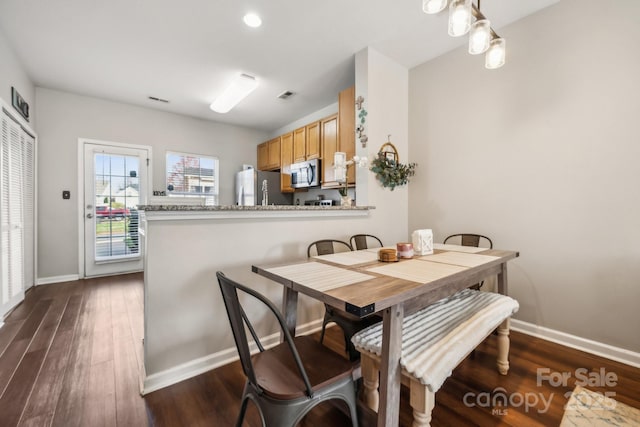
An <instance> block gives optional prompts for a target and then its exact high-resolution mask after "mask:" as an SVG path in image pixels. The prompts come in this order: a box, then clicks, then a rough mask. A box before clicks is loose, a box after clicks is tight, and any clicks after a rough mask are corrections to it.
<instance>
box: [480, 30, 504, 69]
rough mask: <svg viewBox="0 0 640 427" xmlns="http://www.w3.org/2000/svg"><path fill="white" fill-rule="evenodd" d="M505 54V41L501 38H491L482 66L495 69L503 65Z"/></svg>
mask: <svg viewBox="0 0 640 427" xmlns="http://www.w3.org/2000/svg"><path fill="white" fill-rule="evenodd" d="M505 56H506V41H505V40H504V39H503V38H497V39H493V40H491V45H490V46H489V50H487V54H486V55H485V59H484V66H485V67H486V68H488V69H490V70H495V69H496V68H500V67H502V66H503V65H504V62H505Z"/></svg>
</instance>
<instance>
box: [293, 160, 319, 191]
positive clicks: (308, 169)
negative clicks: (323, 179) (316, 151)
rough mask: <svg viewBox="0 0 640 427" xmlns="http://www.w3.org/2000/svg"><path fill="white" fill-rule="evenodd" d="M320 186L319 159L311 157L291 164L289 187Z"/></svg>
mask: <svg viewBox="0 0 640 427" xmlns="http://www.w3.org/2000/svg"><path fill="white" fill-rule="evenodd" d="M318 186H320V160H318V159H313V160H307V161H305V162H298V163H293V164H291V187H293V188H309V187H318Z"/></svg>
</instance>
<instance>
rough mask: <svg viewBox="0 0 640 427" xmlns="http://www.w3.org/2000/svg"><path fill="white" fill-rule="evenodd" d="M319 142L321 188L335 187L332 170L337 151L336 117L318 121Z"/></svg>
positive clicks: (336, 183)
mask: <svg viewBox="0 0 640 427" xmlns="http://www.w3.org/2000/svg"><path fill="white" fill-rule="evenodd" d="M320 141H321V144H320V145H321V147H322V163H321V166H322V188H331V187H337V186H338V185H339V184H338V182H337V181H336V179H335V171H334V170H333V155H334V154H335V152H336V151H338V115H337V114H334V115H333V116H329V117H327V118H324V119H322V120H320Z"/></svg>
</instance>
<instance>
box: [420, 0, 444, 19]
mask: <svg viewBox="0 0 640 427" xmlns="http://www.w3.org/2000/svg"><path fill="white" fill-rule="evenodd" d="M445 7H447V0H422V11H423V12H424V13H428V14H429V15H433V14H436V13H438V12H440V11H442V10H443V9H444V8H445Z"/></svg>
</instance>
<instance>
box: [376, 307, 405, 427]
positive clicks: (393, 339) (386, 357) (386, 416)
mask: <svg viewBox="0 0 640 427" xmlns="http://www.w3.org/2000/svg"><path fill="white" fill-rule="evenodd" d="M403 318H404V306H403V305H402V304H397V305H394V306H392V307H390V308H388V309H386V310H384V313H383V316H382V357H381V361H380V406H379V410H378V427H397V426H398V423H399V420H400V376H401V374H402V371H401V368H400V353H401V350H402V320H403Z"/></svg>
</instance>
